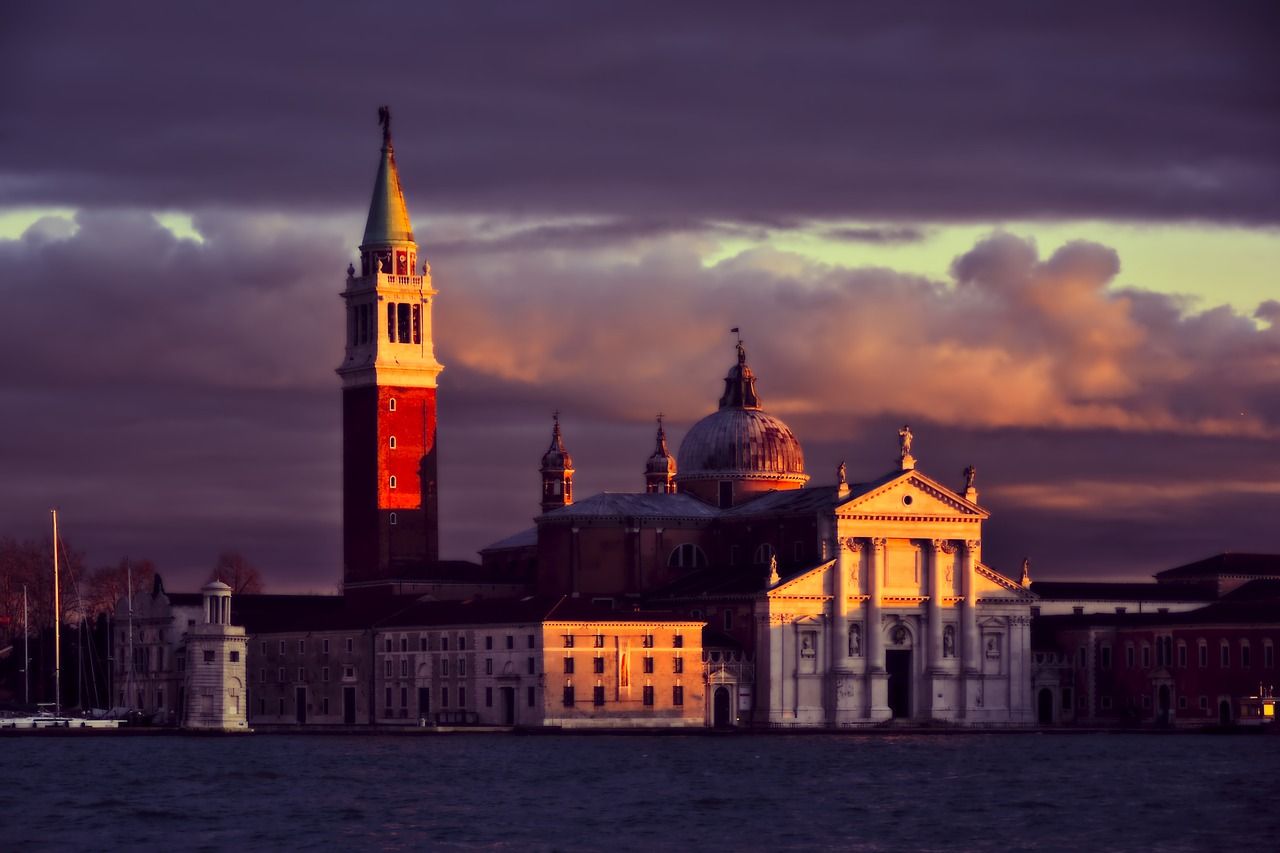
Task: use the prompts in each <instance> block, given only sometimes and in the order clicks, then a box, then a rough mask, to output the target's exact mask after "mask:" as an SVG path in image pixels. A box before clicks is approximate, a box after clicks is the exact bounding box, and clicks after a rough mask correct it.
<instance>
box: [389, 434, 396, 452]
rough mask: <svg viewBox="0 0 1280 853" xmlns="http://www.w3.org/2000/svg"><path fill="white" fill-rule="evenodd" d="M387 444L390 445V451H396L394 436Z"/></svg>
mask: <svg viewBox="0 0 1280 853" xmlns="http://www.w3.org/2000/svg"><path fill="white" fill-rule="evenodd" d="M389 443H390V444H391V449H392V450H395V449H396V437H395V436H394V435H393V436H391V439H390V442H389Z"/></svg>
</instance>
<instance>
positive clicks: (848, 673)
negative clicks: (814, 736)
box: [755, 466, 1035, 727]
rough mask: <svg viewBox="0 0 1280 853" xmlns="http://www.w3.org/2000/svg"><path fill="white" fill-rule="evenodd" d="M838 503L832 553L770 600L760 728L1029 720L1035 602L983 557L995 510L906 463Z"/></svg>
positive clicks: (762, 648)
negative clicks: (896, 721) (900, 469)
mask: <svg viewBox="0 0 1280 853" xmlns="http://www.w3.org/2000/svg"><path fill="white" fill-rule="evenodd" d="M904 469H905V470H904V471H903V472H902V474H901V475H900V476H898V477H895V478H891V479H889V480H887V481H886V482H885V483H884V484H883V485H881V486H879V487H877V488H875V489H872V490H870V491H866V492H862V493H860V494H857V495H851V496H849V497H848V498H845V499H843V500H837V503H836V506H835V511H834V513H833V515H832V516H831V517H830V518H828V519H827V520H826V524H827V527H828V529H827V530H826V531H824V534H823V535H824V540H825V541H826V542H827V545H826V547H827V549H828V551H827V553H828V554H829V555H832V557H833V558H832V559H830V560H828V561H827V562H826V563H824V564H823V565H821V566H819V567H817V568H815V569H813V570H811V571H809V572H805V573H803V574H801V575H798V576H796V577H793V578H790V579H788V580H785V581H782V582H780V583H777V584H775V585H773V586H772V587H771V588H770V589H768V590H767V591H766V592H764V593H763V594H762V600H761V601H759V602H758V603H757V607H756V608H755V612H756V650H757V652H756V655H757V685H758V688H757V689H758V690H759V691H760V695H759V697H758V701H757V707H756V713H755V722H756V723H757V724H763V725H773V726H833V727H839V726H863V725H873V724H877V723H882V722H884V721H887V720H890V719H894V718H900V719H906V720H911V721H914V722H928V721H944V722H947V723H954V724H962V725H1009V724H1019V725H1020V724H1027V723H1031V722H1033V709H1032V706H1031V665H1030V663H1031V662H1030V645H1031V638H1030V623H1031V604H1032V602H1033V601H1034V600H1035V596H1034V595H1033V594H1032V593H1031V592H1030V591H1029V590H1027V589H1025V588H1023V586H1022V585H1021V584H1019V583H1016V582H1014V581H1012V580H1010V579H1009V578H1007V577H1005V576H1004V575H1001V574H999V573H998V572H996V571H994V570H992V569H991V568H989V567H987V566H986V565H984V564H983V562H982V522H983V521H984V520H985V519H986V518H987V517H988V513H987V512H986V511H985V510H983V509H982V508H981V507H980V506H978V505H977V503H976V498H977V494H976V492H974V491H973V490H972V489H970V490H969V491H968V492H966V494H965V495H964V496H962V495H960V494H957V493H955V492H952V491H950V490H949V489H947V488H946V487H944V486H942V485H940V484H939V483H937V482H936V481H934V480H932V479H930V478H929V477H927V476H925V475H923V474H920V473H919V472H916V471H914V470H911V469H906V466H904Z"/></svg>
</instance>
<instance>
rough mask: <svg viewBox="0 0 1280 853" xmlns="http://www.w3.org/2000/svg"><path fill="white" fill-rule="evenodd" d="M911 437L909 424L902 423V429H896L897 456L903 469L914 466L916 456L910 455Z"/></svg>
mask: <svg viewBox="0 0 1280 853" xmlns="http://www.w3.org/2000/svg"><path fill="white" fill-rule="evenodd" d="M913 439H914V436H913V435H912V434H911V424H903V425H902V429H900V430H898V457H899V460H900V461H901V463H902V470H903V471H910V470H911V469H912V468H915V467H916V458H915V457H914V456H912V455H911V442H912V440H913Z"/></svg>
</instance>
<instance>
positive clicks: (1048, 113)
mask: <svg viewBox="0 0 1280 853" xmlns="http://www.w3.org/2000/svg"><path fill="white" fill-rule="evenodd" d="M1277 17H1278V16H1277V11H1276V6H1275V4H1273V3H1231V4H1183V3H1124V4H1111V5H1108V6H1106V7H1094V6H1084V7H1082V6H1079V5H1078V4H1065V3H1063V4H1026V3H982V4H968V3H966V4H956V3H937V4H929V5H927V6H926V7H924V8H921V9H916V10H913V12H912V14H910V15H903V14H899V13H898V12H897V11H896V9H895V7H892V6H889V5H882V4H875V5H870V4H847V3H838V4H837V3H832V4H821V5H807V6H804V7H797V8H792V7H786V8H784V7H782V6H780V5H778V4H744V3H733V4H723V5H704V4H697V5H695V4H687V3H678V4H662V3H656V4H655V3H646V4H634V5H632V4H616V3H615V4H602V3H587V2H582V3H558V4H537V5H536V6H535V5H527V4H505V5H501V6H488V5H485V4H420V3H404V4H372V5H362V6H361V7H359V8H358V9H357V8H355V7H352V6H351V5H350V4H338V3H333V2H329V3H321V2H315V3H308V4H306V6H305V7H296V6H288V7H283V6H276V5H274V4H261V3H252V4H247V3H219V4H159V3H155V4H137V3H111V4H89V3H83V4H59V3H38V4H37V3H27V4H18V5H17V6H14V7H13V8H11V9H9V10H7V12H6V21H5V26H4V27H3V28H0V40H2V41H0V75H2V76H3V78H4V80H5V83H4V86H3V89H2V90H0V198H3V199H4V200H5V202H6V203H8V204H57V205H71V206H97V205H109V206H116V205H119V204H121V203H127V204H130V205H132V206H137V207H142V208H150V209H160V208H177V209H189V210H194V209H204V208H207V207H210V206H212V205H227V206H255V207H262V208H267V209H289V210H298V209H309V210H337V209H343V210H345V209H347V207H348V206H349V204H350V199H352V198H355V197H360V196H363V194H364V193H365V192H366V191H367V182H368V179H369V173H370V171H371V169H372V166H371V165H370V164H369V163H367V162H365V161H363V160H361V159H359V158H352V157H351V152H352V151H360V150H368V151H369V153H370V155H372V153H373V151H374V149H375V148H376V143H377V137H376V128H374V127H373V121H372V119H373V111H374V107H375V106H376V105H377V104H380V103H390V104H392V105H393V107H394V109H395V128H396V133H397V138H398V139H399V140H401V141H402V142H409V141H412V145H404V146H402V150H401V152H400V158H401V162H402V165H404V166H405V172H406V175H407V176H408V180H409V188H410V190H411V194H412V195H413V197H414V198H415V199H416V200H417V201H418V203H419V204H423V205H426V206H429V207H430V208H431V209H433V210H440V211H451V212H458V211H479V212H491V211H495V210H497V211H505V212H510V213H517V214H521V215H524V214H540V215H548V214H555V215H590V216H602V217H639V218H642V219H650V220H651V219H654V218H659V219H661V218H666V217H670V216H672V215H673V212H678V214H679V216H681V217H696V218H713V219H719V220H746V221H762V220H770V219H774V218H778V217H782V218H798V219H801V220H809V219H846V220H854V221H864V222H865V221H872V222H894V221H898V222H901V221H904V220H906V221H939V220H979V221H990V220H992V219H996V220H1011V219H1015V218H1033V217H1061V216H1072V217H1098V218H1109V219H1121V218H1134V219H1144V220H1156V219H1160V220H1168V219H1211V220H1218V221H1233V222H1246V223H1275V222H1277V221H1280V191H1278V190H1280V166H1278V164H1277V158H1276V155H1275V152H1276V151H1277V150H1280V109H1278V107H1280V98H1278V97H1277V82H1276V81H1277V80H1280V52H1277V51H1276V50H1275V49H1274V34H1275V32H1276V24H1277ZM417 187H421V191H418V190H417V189H416V188H417Z"/></svg>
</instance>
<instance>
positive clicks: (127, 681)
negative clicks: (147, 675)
mask: <svg viewBox="0 0 1280 853" xmlns="http://www.w3.org/2000/svg"><path fill="white" fill-rule="evenodd" d="M124 577H125V584H126V585H127V586H126V589H127V590H128V593H129V659H128V661H126V662H125V670H124V692H125V699H126V701H124V702H121V703H120V704H121V705H122V706H123V707H125V708H128V707H129V705H128V704H127V702H129V701H132V700H133V564H132V563H130V562H129V558H128V557H126V558H125V560H124ZM139 710H141V709H139Z"/></svg>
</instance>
